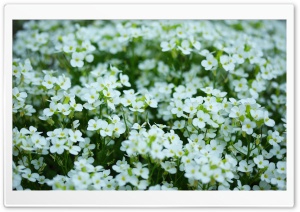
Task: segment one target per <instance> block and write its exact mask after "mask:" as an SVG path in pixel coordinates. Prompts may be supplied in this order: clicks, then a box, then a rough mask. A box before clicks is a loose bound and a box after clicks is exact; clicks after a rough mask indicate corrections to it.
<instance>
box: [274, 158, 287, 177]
mask: <svg viewBox="0 0 300 212" xmlns="http://www.w3.org/2000/svg"><path fill="white" fill-rule="evenodd" d="M276 171H277V172H278V173H279V174H285V173H286V161H278V162H277V169H276Z"/></svg>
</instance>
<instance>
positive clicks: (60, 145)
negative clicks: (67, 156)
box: [50, 138, 66, 155]
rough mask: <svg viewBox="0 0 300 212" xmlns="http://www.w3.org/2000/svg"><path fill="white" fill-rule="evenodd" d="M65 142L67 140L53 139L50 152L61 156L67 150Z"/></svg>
mask: <svg viewBox="0 0 300 212" xmlns="http://www.w3.org/2000/svg"><path fill="white" fill-rule="evenodd" d="M65 142H66V140H64V139H57V138H56V139H52V140H51V143H52V146H51V147H50V152H51V153H57V154H59V155H61V154H62V153H63V152H64V149H65Z"/></svg>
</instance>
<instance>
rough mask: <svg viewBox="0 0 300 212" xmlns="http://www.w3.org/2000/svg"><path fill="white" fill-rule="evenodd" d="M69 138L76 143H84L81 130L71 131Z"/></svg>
mask: <svg viewBox="0 0 300 212" xmlns="http://www.w3.org/2000/svg"><path fill="white" fill-rule="evenodd" d="M69 136H70V137H69V138H70V140H71V141H72V142H74V143H76V142H77V141H80V142H84V139H83V138H82V133H81V132H80V131H79V130H75V131H73V130H69Z"/></svg>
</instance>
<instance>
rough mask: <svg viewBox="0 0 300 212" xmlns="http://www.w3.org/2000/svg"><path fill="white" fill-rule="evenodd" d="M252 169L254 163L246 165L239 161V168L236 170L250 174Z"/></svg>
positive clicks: (243, 161)
mask: <svg viewBox="0 0 300 212" xmlns="http://www.w3.org/2000/svg"><path fill="white" fill-rule="evenodd" d="M253 167H254V163H251V164H248V163H247V162H246V161H245V160H241V161H240V162H239V167H238V168H237V170H239V171H240V172H252V170H253Z"/></svg>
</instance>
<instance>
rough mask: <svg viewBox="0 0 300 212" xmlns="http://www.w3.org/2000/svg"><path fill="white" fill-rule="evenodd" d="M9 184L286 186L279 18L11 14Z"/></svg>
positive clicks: (48, 187)
mask: <svg viewBox="0 0 300 212" xmlns="http://www.w3.org/2000/svg"><path fill="white" fill-rule="evenodd" d="M14 26H18V27H16V28H15V34H14V42H13V70H12V78H13V88H12V91H13V96H12V98H13V105H12V107H13V114H12V115H13V129H12V130H13V146H12V148H13V155H12V160H13V167H12V169H13V188H12V189H14V190H285V189H286V157H287V155H286V40H285V39H286V28H285V22H283V21H275V20H270V21H259V20H257V21H256V20H251V21H250V20H247V21H236V20H230V21H229V20H225V21H208V20H203V21H201V20H194V21H188V20H160V21H159V20H156V21H150V20H147V21H142V20H118V21H117V20H115V21H108V20H106V21H100V20H97V21H71V20H68V21H62V20H57V21H56V20H51V21H50V20H43V21H32V20H31V21H15V22H14Z"/></svg>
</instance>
